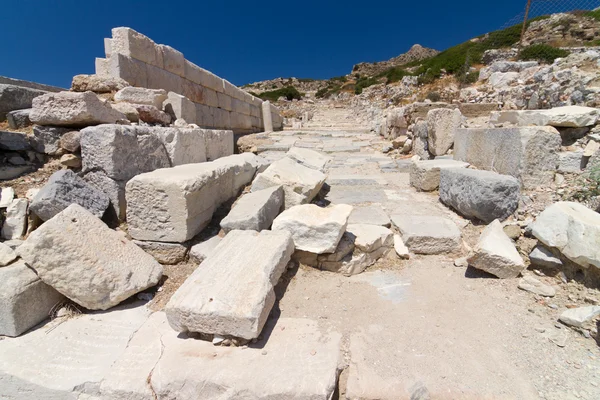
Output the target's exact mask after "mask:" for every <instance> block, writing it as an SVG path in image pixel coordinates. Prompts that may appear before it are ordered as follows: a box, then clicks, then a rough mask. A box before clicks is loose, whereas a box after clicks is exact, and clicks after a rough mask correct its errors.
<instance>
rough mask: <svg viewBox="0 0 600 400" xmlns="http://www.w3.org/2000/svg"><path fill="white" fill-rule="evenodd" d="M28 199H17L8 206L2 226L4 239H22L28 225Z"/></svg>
mask: <svg viewBox="0 0 600 400" xmlns="http://www.w3.org/2000/svg"><path fill="white" fill-rule="evenodd" d="M28 207H29V201H27V199H15V200H13V201H12V202H11V203H10V205H9V206H8V207H7V208H6V220H5V221H4V225H3V226H2V235H1V236H2V238H3V239H9V240H10V239H20V238H22V237H23V235H24V234H25V229H26V227H27V208H28Z"/></svg>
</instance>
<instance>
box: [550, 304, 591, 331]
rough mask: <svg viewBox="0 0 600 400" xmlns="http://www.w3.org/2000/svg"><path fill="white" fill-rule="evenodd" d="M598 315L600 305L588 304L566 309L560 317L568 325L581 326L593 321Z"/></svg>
mask: <svg viewBox="0 0 600 400" xmlns="http://www.w3.org/2000/svg"><path fill="white" fill-rule="evenodd" d="M598 315H600V306H586V307H579V308H572V309H570V310H566V311H564V312H563V313H562V314H561V315H560V317H559V318H558V319H559V321H560V322H562V323H564V324H566V325H570V326H576V327H578V328H581V327H583V324H585V323H586V322H588V321H591V320H592V319H593V318H595V317H597V316H598Z"/></svg>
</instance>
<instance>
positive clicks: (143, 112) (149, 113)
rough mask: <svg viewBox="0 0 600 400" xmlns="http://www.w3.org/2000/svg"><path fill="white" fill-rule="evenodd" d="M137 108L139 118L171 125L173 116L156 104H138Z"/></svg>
mask: <svg viewBox="0 0 600 400" xmlns="http://www.w3.org/2000/svg"><path fill="white" fill-rule="evenodd" d="M135 109H136V110H137V112H138V118H139V120H140V121H143V122H146V123H148V124H159V125H169V124H170V123H171V116H170V115H169V114H167V113H166V112H164V111H160V110H159V109H158V108H156V107H154V106H149V105H140V106H136V107H135Z"/></svg>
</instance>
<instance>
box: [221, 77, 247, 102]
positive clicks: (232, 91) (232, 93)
mask: <svg viewBox="0 0 600 400" xmlns="http://www.w3.org/2000/svg"><path fill="white" fill-rule="evenodd" d="M223 92H224V93H225V94H226V95H228V96H229V97H232V98H234V99H238V100H244V91H243V90H241V89H238V87H237V86H235V85H234V84H233V83H231V82H229V81H228V80H226V79H223Z"/></svg>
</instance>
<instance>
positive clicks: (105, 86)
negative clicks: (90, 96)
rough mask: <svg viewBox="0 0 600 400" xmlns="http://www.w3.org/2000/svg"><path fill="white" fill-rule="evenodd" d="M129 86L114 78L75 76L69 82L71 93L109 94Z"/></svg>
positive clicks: (125, 82) (123, 81) (124, 81)
mask: <svg viewBox="0 0 600 400" xmlns="http://www.w3.org/2000/svg"><path fill="white" fill-rule="evenodd" d="M127 86H129V83H128V82H127V81H126V80H124V79H121V78H118V77H115V76H100V75H95V74H94V75H85V74H82V75H75V76H74V77H73V81H72V82H71V91H73V92H87V91H90V92H94V93H110V92H116V91H117V90H121V89H123V88H124V87H127Z"/></svg>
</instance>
